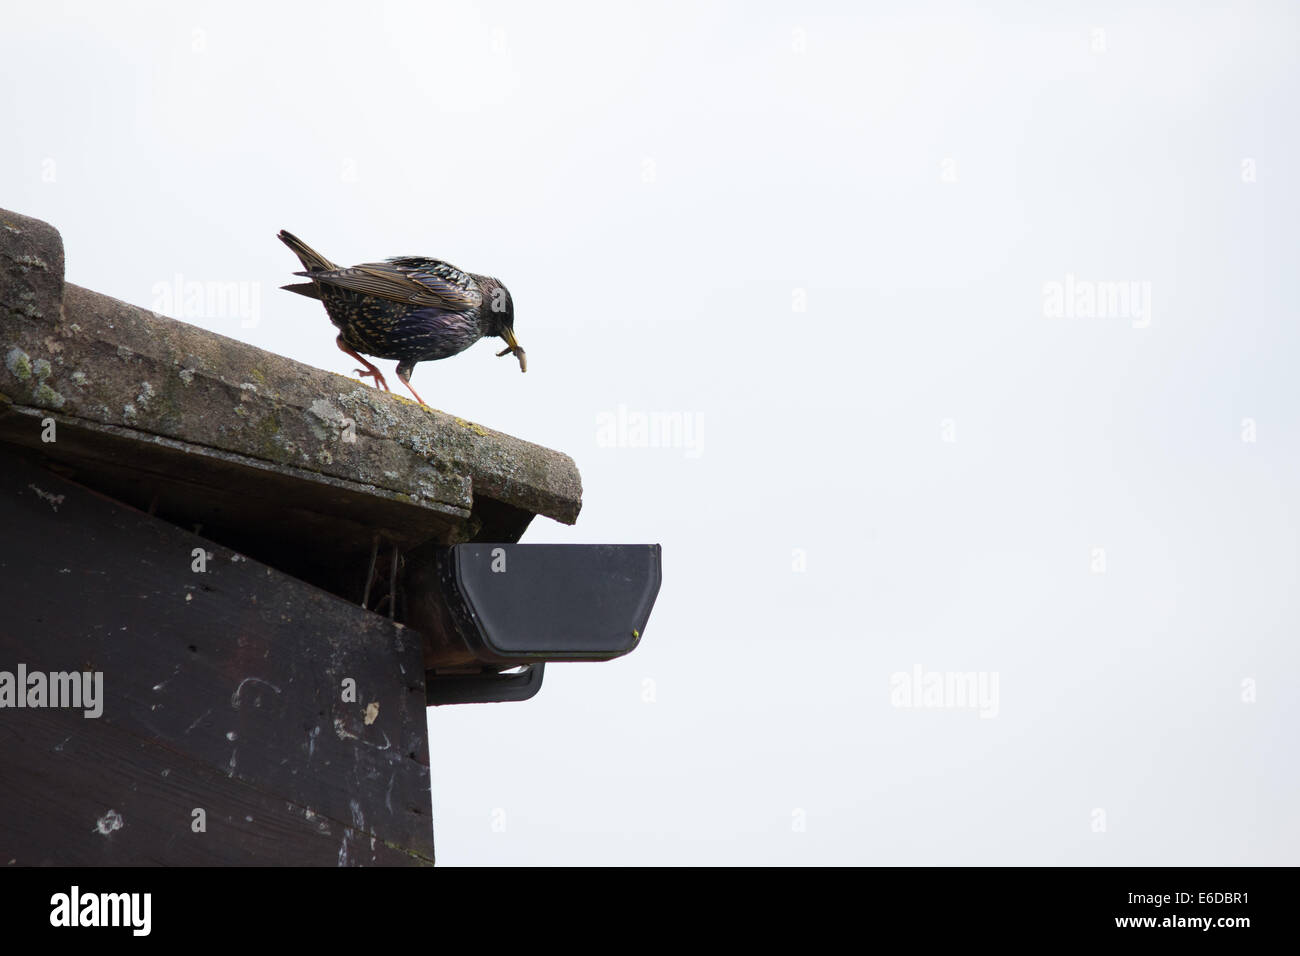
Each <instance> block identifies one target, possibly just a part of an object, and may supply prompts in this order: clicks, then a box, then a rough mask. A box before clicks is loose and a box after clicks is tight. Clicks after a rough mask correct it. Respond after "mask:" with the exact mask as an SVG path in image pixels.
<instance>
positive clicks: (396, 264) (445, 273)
mask: <svg viewBox="0 0 1300 956" xmlns="http://www.w3.org/2000/svg"><path fill="white" fill-rule="evenodd" d="M297 274H298V275H305V276H307V277H309V278H311V279H314V280H316V281H317V282H323V283H325V284H327V285H335V286H338V287H339V288H342V289H350V290H352V291H353V292H360V293H362V294H363V295H373V296H378V297H379V298H381V299H392V300H393V301H395V302H405V303H408V304H409V305H431V306H436V307H437V308H441V309H447V310H449V311H452V312H466V311H469V310H470V309H475V308H478V306H479V305H480V304H481V303H482V301H483V294H482V293H481V292H479V288H478V283H476V282H475V281H474V279H473V277H472V276H470V275H469V274H468V273H466V272H461V271H460V270H459V269H457V268H456V267H455V266H453V265H449V264H448V263H446V262H441V261H439V260H437V259H423V258H418V257H410V258H403V259H389V260H388V261H387V262H366V263H362V264H361V265H359V266H352V267H351V268H348V269H332V270H329V271H323V270H320V271H318V270H314V269H313V270H311V271H308V272H300V273H297Z"/></svg>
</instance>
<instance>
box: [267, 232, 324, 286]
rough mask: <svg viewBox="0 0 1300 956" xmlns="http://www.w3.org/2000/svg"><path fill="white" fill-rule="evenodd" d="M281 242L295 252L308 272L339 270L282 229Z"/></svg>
mask: <svg viewBox="0 0 1300 956" xmlns="http://www.w3.org/2000/svg"><path fill="white" fill-rule="evenodd" d="M280 241H281V242H283V243H284V244H285V245H286V246H288V247H289V248H290V249H292V250H293V254H294V255H295V256H297V257H298V259H299V261H301V262H302V265H303V268H304V269H306V270H307V271H308V272H331V271H333V270H334V269H337V268H338V266H336V265H335V264H334V263H332V262H330V261H329V260H328V259H326V258H325V257H324V256H322V255H321V254H320V253H319V252H317V251H316V250H315V249H313V248H312V247H311V246H309V245H307V243H305V242H303V241H302V240H301V239H299V238H298V237H297V236H295V235H294V234H293V233H291V232H288V231H286V230H284V229H281V230H280ZM294 291H297V290H294Z"/></svg>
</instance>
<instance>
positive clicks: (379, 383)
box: [352, 368, 389, 392]
mask: <svg viewBox="0 0 1300 956" xmlns="http://www.w3.org/2000/svg"><path fill="white" fill-rule="evenodd" d="M352 371H353V372H355V373H356V374H357V375H360V376H361V377H362V378H373V379H374V380H375V388H379V389H383V390H384V391H385V392H387V391H388V390H389V389H388V383H387V382H385V381H384V377H383V376H382V375H380V374H379V372H377V371H366V370H365V369H363V368H354V369H353V370H352Z"/></svg>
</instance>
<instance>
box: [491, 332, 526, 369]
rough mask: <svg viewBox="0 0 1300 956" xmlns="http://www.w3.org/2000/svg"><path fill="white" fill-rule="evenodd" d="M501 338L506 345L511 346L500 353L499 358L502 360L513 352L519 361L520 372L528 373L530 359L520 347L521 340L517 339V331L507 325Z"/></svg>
mask: <svg viewBox="0 0 1300 956" xmlns="http://www.w3.org/2000/svg"><path fill="white" fill-rule="evenodd" d="M501 337H502V338H504V339H505V340H506V344H507V345H509V346H510V348H508V349H505V350H504V351H501V352H498V353H497V358H500V357H501V356H503V355H506V354H508V353H510V352H513V353H514V354H515V358H517V359H519V371H521V372H527V371H528V359H527V358H526V357H525V355H524V350H523V349H521V348H520V347H519V340H518V339H516V338H515V330H514V329H512V328H510V326H508V325H507V326H506V327H505V329H504V330H503V331H502V332H501Z"/></svg>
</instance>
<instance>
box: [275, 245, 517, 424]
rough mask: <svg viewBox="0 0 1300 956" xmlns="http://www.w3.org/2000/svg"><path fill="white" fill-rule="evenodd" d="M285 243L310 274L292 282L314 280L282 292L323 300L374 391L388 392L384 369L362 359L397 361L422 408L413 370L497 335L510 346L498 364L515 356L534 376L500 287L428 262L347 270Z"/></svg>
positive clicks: (405, 260) (410, 259) (418, 259)
mask: <svg viewBox="0 0 1300 956" xmlns="http://www.w3.org/2000/svg"><path fill="white" fill-rule="evenodd" d="M280 241H281V242H283V243H284V244H285V245H286V246H288V247H289V248H290V249H292V250H293V252H294V255H296V256H297V257H298V258H299V259H300V260H301V261H302V264H303V268H304V269H305V270H306V271H305V272H295V273H294V275H299V276H306V277H307V278H309V279H310V280H311V281H310V282H298V283H294V284H293V285H286V286H282V288H284V289H288V290H289V291H290V292H297V293H298V294H299V295H305V296H308V297H310V298H313V299H320V300H321V302H322V303H323V304H324V306H325V311H326V312H327V313H329V317H330V321H331V322H333V323H334V325H335V326H336V327H337V328H338V330H339V335H338V338H337V339H336V340H335V341H336V342H337V343H338V347H339V348H340V349H342V350H343V351H344V352H346V353H347V354H348V355H350V356H352V357H353V358H354V359H356V360H357V361H358V362H360V363H361V364H362V365H364V366H365V368H364V369H357V370H356V373H357V374H358V375H360V376H361V377H362V378H373V379H374V380H375V385H376V387H378V388H382V389H383V390H384V391H388V390H389V389H388V383H387V382H385V381H384V376H383V375H381V374H380V372H379V369H377V368H375V366H373V365H371V364H370V363H369V362H367V361H366V360H365V359H363V358H362V357H361V356H360V354H358V353H360V352H364V353H365V354H367V355H372V356H374V357H375V358H381V359H397V360H398V362H397V377H398V378H400V379H401V380H402V384H403V385H405V386H406V387H407V388H408V389H410V391H411V394H412V395H414V396H415V399H416V401H418V402H419V403H420V404H421V405H423V404H425V402H424V399H422V398H420V396H419V395H418V394H417V393H416V391H415V389H414V388H411V372H412V370H413V369H414V368H415V363H416V362H431V361H433V360H434V359H441V358H447V357H448V356H450V355H456V354H457V353H459V352H463V351H465V349H467V348H469V347H470V346H471V345H473V344H474V343H475V342H477V341H478V340H479V339H481V338H483V337H484V336H493V335H499V336H501V338H503V339H505V340H506V346H507V347H506V348H505V349H503V350H502V351H500V352H498V353H497V357H498V358H500V357H501V356H502V355H507V354H510V353H514V355H515V357H516V358H518V359H519V370H520V371H521V372H526V371H528V363H527V359H526V358H525V356H524V350H523V349H522V348H520V347H519V342H518V341H516V339H515V329H514V325H515V306H514V302H513V301H512V300H511V298H510V292H509V290H508V289H506V287H505V286H504V285H502V284H501V282H500V281H499V280H497V279H493V278H491V277H490V276H480V275H475V274H474V273H472V272H462V271H461V270H460V269H457V268H456V267H455V266H453V265H451V264H450V263H448V262H442V261H440V260H438V259H426V258H424V257H423V256H399V257H397V258H394V259H389V260H388V261H387V262H366V263H362V264H361V265H359V266H352V267H351V268H350V269H343V268H340V267H339V266H337V265H335V264H334V263H332V262H330V261H329V260H328V259H326V258H325V257H324V256H322V255H321V254H320V253H319V252H316V251H315V250H313V249H312V248H311V247H310V246H308V245H307V244H306V243H305V242H303V241H302V240H301V239H299V238H298V237H296V236H294V235H292V234H290V233H288V232H285V231H284V230H280Z"/></svg>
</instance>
